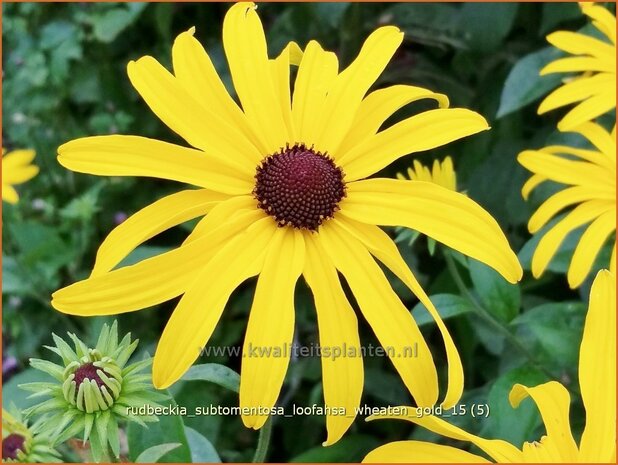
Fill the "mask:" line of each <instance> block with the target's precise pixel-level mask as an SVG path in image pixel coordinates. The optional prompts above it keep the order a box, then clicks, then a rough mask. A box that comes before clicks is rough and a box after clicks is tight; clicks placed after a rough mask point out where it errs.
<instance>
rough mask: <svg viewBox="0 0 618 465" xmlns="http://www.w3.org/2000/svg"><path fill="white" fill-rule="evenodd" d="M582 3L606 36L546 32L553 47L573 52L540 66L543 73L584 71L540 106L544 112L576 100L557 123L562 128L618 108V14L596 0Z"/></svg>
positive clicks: (550, 95)
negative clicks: (615, 14) (596, 2)
mask: <svg viewBox="0 0 618 465" xmlns="http://www.w3.org/2000/svg"><path fill="white" fill-rule="evenodd" d="M580 6H581V9H582V12H583V13H584V14H585V15H586V16H588V17H589V18H590V19H591V20H592V24H593V25H594V27H595V28H596V29H598V30H599V32H600V33H601V34H602V35H603V36H604V39H605V40H600V39H597V38H595V37H591V36H588V35H585V34H582V33H579V32H570V31H558V32H554V33H552V34H549V35H548V36H547V40H548V41H549V43H551V44H552V45H553V46H554V47H556V48H558V49H560V50H563V51H565V52H567V53H569V54H571V55H574V56H570V57H567V58H560V59H558V60H555V61H552V62H551V63H549V64H548V65H547V66H545V67H544V68H543V69H542V70H541V75H545V74H550V73H582V74H581V75H579V76H577V77H575V78H573V79H569V80H568V81H567V82H566V83H565V84H564V85H563V86H561V87H559V88H558V89H556V90H554V91H553V92H552V93H550V94H549V95H548V96H547V97H545V99H544V100H543V101H542V102H541V105H540V106H539V109H538V113H539V114H543V113H546V112H548V111H550V110H554V109H556V108H560V107H563V106H565V105H571V104H573V103H577V105H576V106H575V107H574V108H573V109H571V110H570V111H569V112H568V113H567V114H566V116H565V117H564V118H562V120H561V121H560V122H559V123H558V128H559V129H560V130H562V131H569V130H571V129H573V128H574V127H576V126H579V125H580V124H582V123H585V122H588V121H592V120H593V119H594V118H596V117H598V116H600V115H602V114H604V113H607V112H608V111H610V110H612V109H615V108H616V17H615V16H614V15H613V14H612V13H610V12H609V11H608V10H606V9H605V8H603V7H602V6H599V5H595V4H594V3H580ZM578 102H579V103H578Z"/></svg>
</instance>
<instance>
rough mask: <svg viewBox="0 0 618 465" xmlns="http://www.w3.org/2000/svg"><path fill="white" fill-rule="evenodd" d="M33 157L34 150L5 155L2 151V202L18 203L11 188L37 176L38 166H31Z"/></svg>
mask: <svg viewBox="0 0 618 465" xmlns="http://www.w3.org/2000/svg"><path fill="white" fill-rule="evenodd" d="M35 155H36V154H35V152H34V150H14V151H12V152H9V153H6V150H5V149H2V200H4V201H6V202H8V203H13V204H14V203H17V202H18V201H19V195H18V194H17V191H16V190H15V187H13V186H16V185H17V184H22V183H24V182H26V181H29V180H30V179H32V178H33V177H35V176H36V175H37V174H38V172H39V168H38V166H35V165H32V164H31V162H32V160H34V157H35Z"/></svg>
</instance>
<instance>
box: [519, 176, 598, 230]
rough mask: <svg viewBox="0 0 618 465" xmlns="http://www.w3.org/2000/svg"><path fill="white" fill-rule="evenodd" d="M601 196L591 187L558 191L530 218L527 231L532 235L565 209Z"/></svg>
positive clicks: (574, 187) (577, 187) (575, 187)
mask: <svg viewBox="0 0 618 465" xmlns="http://www.w3.org/2000/svg"><path fill="white" fill-rule="evenodd" d="M601 194H602V192H599V191H598V190H596V191H595V189H594V187H592V186H590V187H589V186H573V187H569V188H567V189H564V190H561V191H558V192H556V193H555V194H554V195H552V196H551V197H549V198H548V199H547V200H546V201H545V202H543V203H542V204H541V205H540V206H539V208H538V209H537V210H536V211H535V212H534V213H533V214H532V215H531V216H530V220H529V221H528V230H529V231H530V232H531V233H533V234H534V233H535V232H537V231H538V230H539V229H541V228H542V227H543V226H545V225H546V224H547V222H548V221H549V220H551V219H552V218H553V217H554V216H555V215H557V214H558V213H560V211H561V210H563V209H565V208H566V207H569V206H571V205H575V204H578V203H581V202H585V201H588V200H594V199H598V198H599V197H601ZM601 198H602V197H601Z"/></svg>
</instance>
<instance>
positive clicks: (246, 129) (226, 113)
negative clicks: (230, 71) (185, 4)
mask: <svg viewBox="0 0 618 465" xmlns="http://www.w3.org/2000/svg"><path fill="white" fill-rule="evenodd" d="M194 32H195V28H191V29H190V30H188V31H186V32H183V33H182V34H180V35H179V36H178V37H177V38H176V40H175V41H174V47H173V48H172V59H173V64H174V74H175V76H176V78H177V79H178V80H179V81H180V82H182V84H183V85H184V86H185V87H186V89H187V90H188V91H189V92H190V93H191V95H192V97H193V98H194V99H195V100H197V101H198V102H199V103H200V104H201V105H202V106H203V107H205V108H207V109H209V110H210V111H211V112H212V113H215V114H217V115H220V116H221V117H222V118H223V119H225V120H226V121H227V122H228V123H229V124H231V125H233V126H236V127H237V128H239V129H240V130H241V132H242V133H243V134H244V136H245V137H246V138H247V139H249V140H250V141H251V142H252V143H253V144H254V145H255V146H256V147H257V148H258V151H259V153H266V147H265V146H263V145H262V143H261V140H260V139H259V137H258V136H257V135H256V134H255V133H254V132H253V130H252V129H251V127H250V125H249V122H248V121H247V118H246V116H245V114H244V113H243V112H242V110H241V109H240V108H239V107H238V105H237V104H236V102H235V101H234V99H233V98H232V97H231V96H230V94H229V93H228V92H227V89H226V88H225V85H224V84H223V81H221V78H220V77H219V74H218V73H217V70H216V69H215V67H214V65H213V63H212V60H211V59H210V57H209V56H208V53H206V50H204V47H202V44H200V43H199V41H198V40H197V39H196V38H195V37H193V34H194ZM259 153H257V152H252V153H245V154H244V155H246V156H247V157H250V158H249V159H250V160H252V161H254V162H256V163H257V162H258V161H259V157H256V155H259Z"/></svg>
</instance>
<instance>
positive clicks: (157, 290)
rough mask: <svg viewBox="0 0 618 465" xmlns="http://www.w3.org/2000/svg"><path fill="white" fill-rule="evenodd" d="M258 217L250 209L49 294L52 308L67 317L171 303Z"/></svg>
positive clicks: (115, 312)
mask: <svg viewBox="0 0 618 465" xmlns="http://www.w3.org/2000/svg"><path fill="white" fill-rule="evenodd" d="M263 216H264V215H263V212H260V211H257V210H255V211H252V212H250V214H246V215H241V216H237V217H234V218H233V219H230V220H229V221H227V222H226V223H224V224H221V225H220V226H219V228H217V229H215V230H213V231H211V233H210V234H207V235H205V236H204V237H202V238H200V239H199V240H195V241H193V242H192V243H190V244H187V245H183V246H181V247H178V248H177V249H174V250H171V251H170V252H166V253H163V254H160V255H157V256H155V257H152V258H148V259H146V260H142V261H141V262H139V263H137V264H135V265H131V266H126V267H123V268H119V269H117V270H113V271H110V272H109V273H106V274H103V275H101V276H96V277H93V278H89V279H86V280H83V281H79V282H77V283H75V284H71V285H70V286H68V287H65V288H63V289H60V290H58V291H56V292H54V294H53V295H52V302H51V303H52V306H53V307H54V308H55V309H56V310H59V311H61V312H63V313H69V314H71V315H82V316H95V315H112V314H117V313H124V312H131V311H135V310H140V309H143V308H147V307H150V306H152V305H156V304H159V303H161V302H165V301H166V300H170V299H172V298H174V297H177V296H179V295H180V294H182V293H183V292H185V291H186V290H187V289H188V288H189V287H191V285H192V283H193V281H194V280H195V279H196V277H197V274H198V270H200V269H201V268H202V267H204V266H205V265H206V264H207V263H208V262H209V260H210V257H212V256H213V255H214V253H215V252H216V251H217V250H218V248H219V247H220V246H221V244H222V243H225V242H226V241H227V240H228V238H229V237H230V236H231V235H233V234H237V233H238V232H239V231H242V230H243V229H245V228H247V227H248V226H249V225H251V224H252V223H253V222H254V221H256V219H257V218H260V217H263Z"/></svg>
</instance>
